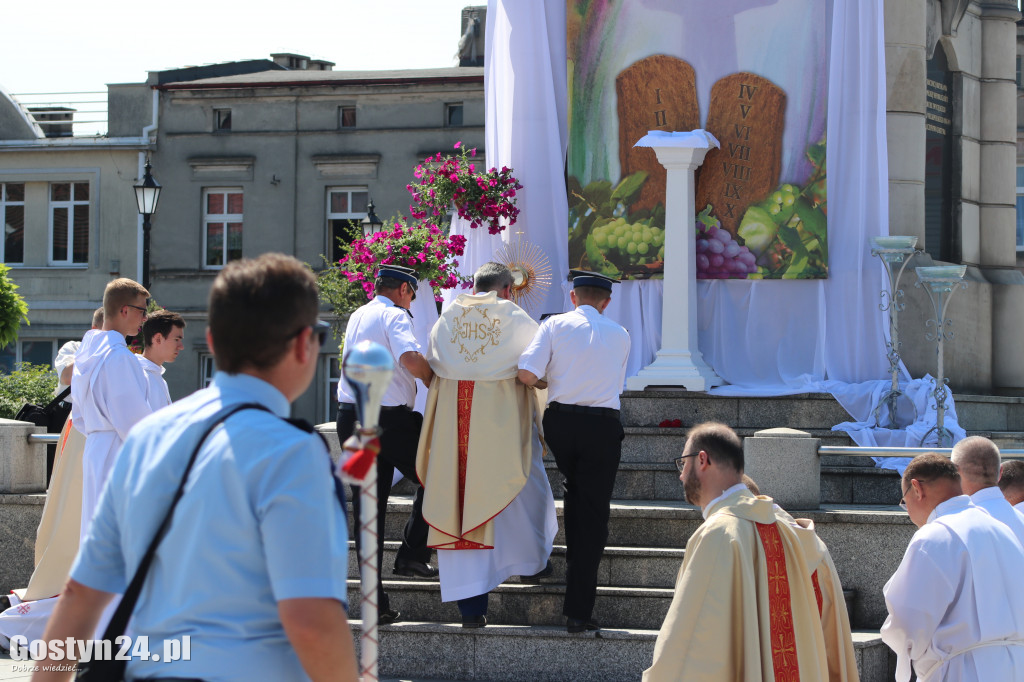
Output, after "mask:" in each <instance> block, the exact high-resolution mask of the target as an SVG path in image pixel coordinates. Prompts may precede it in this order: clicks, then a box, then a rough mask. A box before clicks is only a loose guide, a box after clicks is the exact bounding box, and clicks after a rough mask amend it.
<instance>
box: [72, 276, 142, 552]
mask: <svg viewBox="0 0 1024 682" xmlns="http://www.w3.org/2000/svg"><path fill="white" fill-rule="evenodd" d="M148 297H149V292H148V291H146V289H145V288H143V287H142V286H141V285H140V284H138V283H137V282H134V281H132V280H130V279H127V278H121V279H116V280H114V281H113V282H110V283H109V284H107V288H106V289H105V290H104V292H103V313H104V316H103V329H102V330H95V329H94V330H91V331H89V332H86V334H85V337H84V338H83V339H82V346H81V347H80V348H79V349H78V353H76V354H75V369H74V372H73V374H72V376H73V380H72V382H71V398H72V400H73V402H72V407H71V420H72V422H73V423H74V425H75V428H76V429H78V430H79V431H80V432H81V433H82V434H83V435H85V450H84V452H83V454H82V523H81V537H82V538H84V537H85V534H86V532H87V531H88V529H89V524H90V523H91V522H92V517H93V514H94V512H95V510H96V506H97V504H98V503H99V498H100V493H101V492H102V491H103V485H104V484H105V483H106V481H107V476H108V475H109V473H110V469H111V467H113V465H114V457H115V456H116V455H117V452H118V450H120V449H121V444H122V443H123V442H124V439H125V438H126V437H127V436H128V431H129V430H131V428H132V427H133V426H135V424H137V423H138V422H139V421H141V420H142V419H143V418H144V417H146V416H148V415H150V414H152V412H153V410H152V408H150V406H149V403H148V402H147V401H146V377H145V375H144V373H143V371H142V367H141V366H140V365H139V362H138V360H136V359H135V354H134V353H132V352H131V351H130V350H128V345H127V344H126V343H125V336H134V335H136V334H138V333H139V331H141V329H142V323H143V321H145V319H146V299H147V298H148Z"/></svg>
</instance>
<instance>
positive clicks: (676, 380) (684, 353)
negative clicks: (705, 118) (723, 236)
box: [626, 131, 724, 391]
mask: <svg viewBox="0 0 1024 682" xmlns="http://www.w3.org/2000/svg"><path fill="white" fill-rule="evenodd" d="M695 132H703V131H695ZM650 137H651V136H648V137H645V138H644V140H649V139H650ZM707 137H709V136H706V134H705V135H699V136H698V135H692V136H687V144H692V145H694V146H682V145H681V144H679V143H678V141H676V140H672V139H671V138H667V139H665V141H664V144H663V146H657V145H659V144H660V143H659V141H658V140H657V139H655V140H651V141H650V143H649V144H644V145H643V146H650V147H651V148H653V149H654V153H655V154H656V155H657V157H658V162H659V163H661V165H663V166H664V167H665V169H666V170H667V171H668V172H667V176H668V177H667V178H666V181H665V286H664V299H663V300H662V315H661V350H659V351H658V354H657V356H656V357H655V360H654V362H653V363H652V364H650V365H648V366H647V367H645V368H643V369H642V370H640V373H639V374H637V375H636V376H635V377H629V378H628V379H627V380H626V388H628V389H629V390H631V391H641V390H643V389H645V388H647V387H648V386H681V387H683V388H685V389H686V390H688V391H706V390H707V389H709V388H710V387H712V386H718V385H721V384H722V383H724V382H723V381H722V379H721V378H719V377H718V375H716V374H715V372H714V370H712V369H711V367H709V366H708V364H707V363H706V362H704V358H703V356H702V355H701V353H700V349H699V348H698V346H697V264H696V254H695V250H696V237H695V233H694V220H695V216H696V215H697V212H696V210H695V206H694V203H695V200H694V189H695V184H696V183H695V180H694V171H695V170H696V169H697V168H698V167H699V166H700V165H701V164H702V163H704V156H705V155H706V154H707V153H708V149H710V148H711V146H712V145H714V146H717V141H716V140H714V138H713V137H711V139H710V140H708V139H707ZM700 139H704V142H703V146H701V144H702V143H701V142H700ZM644 140H641V143H643V142H644ZM672 142H675V144H672ZM641 143H638V145H640V144H641Z"/></svg>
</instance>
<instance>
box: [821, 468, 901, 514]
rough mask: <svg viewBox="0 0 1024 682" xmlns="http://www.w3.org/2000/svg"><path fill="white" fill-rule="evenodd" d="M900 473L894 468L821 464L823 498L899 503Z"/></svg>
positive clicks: (830, 501) (835, 501) (832, 501)
mask: <svg viewBox="0 0 1024 682" xmlns="http://www.w3.org/2000/svg"><path fill="white" fill-rule="evenodd" d="M899 499H900V475H899V473H898V472H897V471H896V470H894V469H870V468H867V467H836V466H833V467H825V466H823V467H822V468H821V501H822V502H823V503H827V504H878V505H892V504H898V503H899Z"/></svg>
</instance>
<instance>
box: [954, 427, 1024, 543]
mask: <svg viewBox="0 0 1024 682" xmlns="http://www.w3.org/2000/svg"><path fill="white" fill-rule="evenodd" d="M950 459H951V460H952V461H953V464H955V465H956V468H957V471H959V472H960V487H961V489H962V490H963V493H964V495H970V497H971V502H972V503H974V504H975V505H977V506H979V507H981V508H982V509H984V510H985V511H987V512H988V513H989V514H990V515H991V516H992V518H994V519H996V520H997V521H1001V522H1003V523H1004V524H1006V526H1007V527H1008V528H1009V529H1010V530H1011V531H1013V535H1014V537H1016V538H1017V541H1018V542H1020V543H1021V546H1022V547H1024V512H1020V511H1018V510H1016V509H1014V508H1013V505H1012V504H1010V503H1009V502H1007V501H1006V498H1005V497H1003V491H1002V490H1000V489H999V485H998V484H997V481H998V480H999V448H998V447H996V444H995V443H993V442H992V441H990V440H989V439H988V438H985V437H984V436H970V437H968V438H964V439H963V440H961V441H960V442H958V443H957V444H956V445H954V446H953V454H952V456H951V457H950Z"/></svg>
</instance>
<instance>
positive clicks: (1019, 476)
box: [999, 459, 1024, 491]
mask: <svg viewBox="0 0 1024 682" xmlns="http://www.w3.org/2000/svg"><path fill="white" fill-rule="evenodd" d="M999 489H1000V490H1003V491H1006V490H1011V489H1013V490H1024V462H1022V461H1020V460H1019V459H1011V460H1010V461H1008V462H1003V467H1002V469H1000V470H999Z"/></svg>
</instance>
